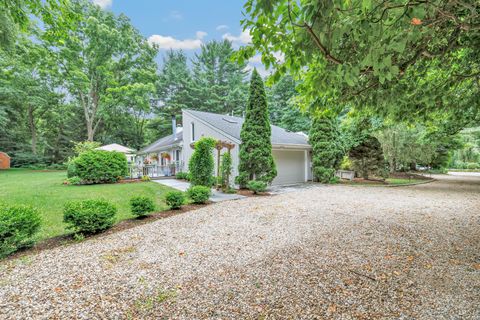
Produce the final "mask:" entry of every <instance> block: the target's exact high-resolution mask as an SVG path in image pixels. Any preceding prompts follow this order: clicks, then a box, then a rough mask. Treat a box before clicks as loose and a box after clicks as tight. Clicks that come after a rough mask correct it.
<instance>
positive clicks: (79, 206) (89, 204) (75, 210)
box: [63, 199, 117, 234]
mask: <svg viewBox="0 0 480 320" xmlns="http://www.w3.org/2000/svg"><path fill="white" fill-rule="evenodd" d="M116 214H117V208H116V207H115V206H114V205H113V204H111V203H110V202H108V201H105V200H99V199H90V200H82V201H70V202H67V203H66V204H65V207H64V210H63V221H64V222H65V223H66V224H67V229H69V230H72V231H73V232H75V233H77V234H94V233H98V232H101V231H104V230H106V229H108V228H110V227H111V226H113V224H114V223H115V215H116Z"/></svg>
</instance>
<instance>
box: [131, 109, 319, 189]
mask: <svg viewBox="0 0 480 320" xmlns="http://www.w3.org/2000/svg"><path fill="white" fill-rule="evenodd" d="M182 116H183V117H182V118H183V128H177V126H176V123H175V120H174V119H172V127H173V131H174V133H173V134H172V135H169V136H166V137H163V138H161V139H159V140H157V141H155V142H154V143H152V144H151V145H149V146H147V147H145V148H144V149H142V150H140V151H139V153H138V154H139V155H140V156H141V157H139V159H140V161H142V162H144V163H150V162H152V161H154V162H156V163H157V164H158V165H159V166H162V167H170V168H175V169H174V170H175V171H187V170H188V162H189V160H190V157H191V156H192V153H193V149H192V147H191V146H190V144H191V143H192V142H195V141H196V140H198V139H199V138H201V137H212V138H214V139H217V140H222V141H226V142H230V143H232V144H234V148H233V149H232V150H231V154H232V160H233V174H232V176H233V177H235V176H237V175H238V163H239V156H238V154H239V151H240V148H239V146H240V144H241V139H240V132H241V129H242V124H243V121H244V119H243V118H239V117H233V116H228V115H221V114H215V113H209V112H202V111H194V110H183V111H182ZM272 151H273V157H274V160H275V163H276V166H277V172H278V174H277V177H276V178H275V179H274V181H273V184H275V185H279V184H293V183H299V182H305V181H308V180H311V179H312V170H311V146H310V145H309V144H308V139H307V136H306V135H304V134H302V133H294V132H289V131H286V130H285V129H282V128H280V127H277V126H273V125H272ZM224 152H226V150H225V151H224ZM214 156H215V158H216V157H217V154H216V153H215V154H214ZM216 164H217V159H215V165H216ZM215 170H216V169H215ZM169 171H170V172H171V169H169Z"/></svg>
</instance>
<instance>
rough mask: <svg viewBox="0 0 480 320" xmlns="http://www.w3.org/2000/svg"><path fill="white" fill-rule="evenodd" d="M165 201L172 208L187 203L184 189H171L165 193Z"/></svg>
mask: <svg viewBox="0 0 480 320" xmlns="http://www.w3.org/2000/svg"><path fill="white" fill-rule="evenodd" d="M165 202H166V203H167V205H168V206H169V207H170V209H180V208H181V207H182V205H183V204H184V203H185V194H184V193H183V192H182V191H169V192H167V194H166V195H165Z"/></svg>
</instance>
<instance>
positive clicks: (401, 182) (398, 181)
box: [385, 178, 425, 185]
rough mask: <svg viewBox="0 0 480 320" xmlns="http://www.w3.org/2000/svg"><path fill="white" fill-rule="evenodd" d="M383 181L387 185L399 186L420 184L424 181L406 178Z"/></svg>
mask: <svg viewBox="0 0 480 320" xmlns="http://www.w3.org/2000/svg"><path fill="white" fill-rule="evenodd" d="M385 181H386V182H387V183H388V184H396V185H401V184H410V183H418V182H422V181H425V180H422V179H407V178H387V179H386V180H385Z"/></svg>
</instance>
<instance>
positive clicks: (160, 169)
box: [128, 161, 184, 179]
mask: <svg viewBox="0 0 480 320" xmlns="http://www.w3.org/2000/svg"><path fill="white" fill-rule="evenodd" d="M183 167H184V163H183V161H170V163H168V164H143V163H140V164H138V163H137V164H132V165H130V166H129V168H128V170H129V173H128V177H129V178H131V179H139V178H142V177H144V176H148V177H150V178H152V179H155V178H161V177H173V176H175V175H176V174H177V173H178V172H182V171H183V170H184V168H183Z"/></svg>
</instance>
